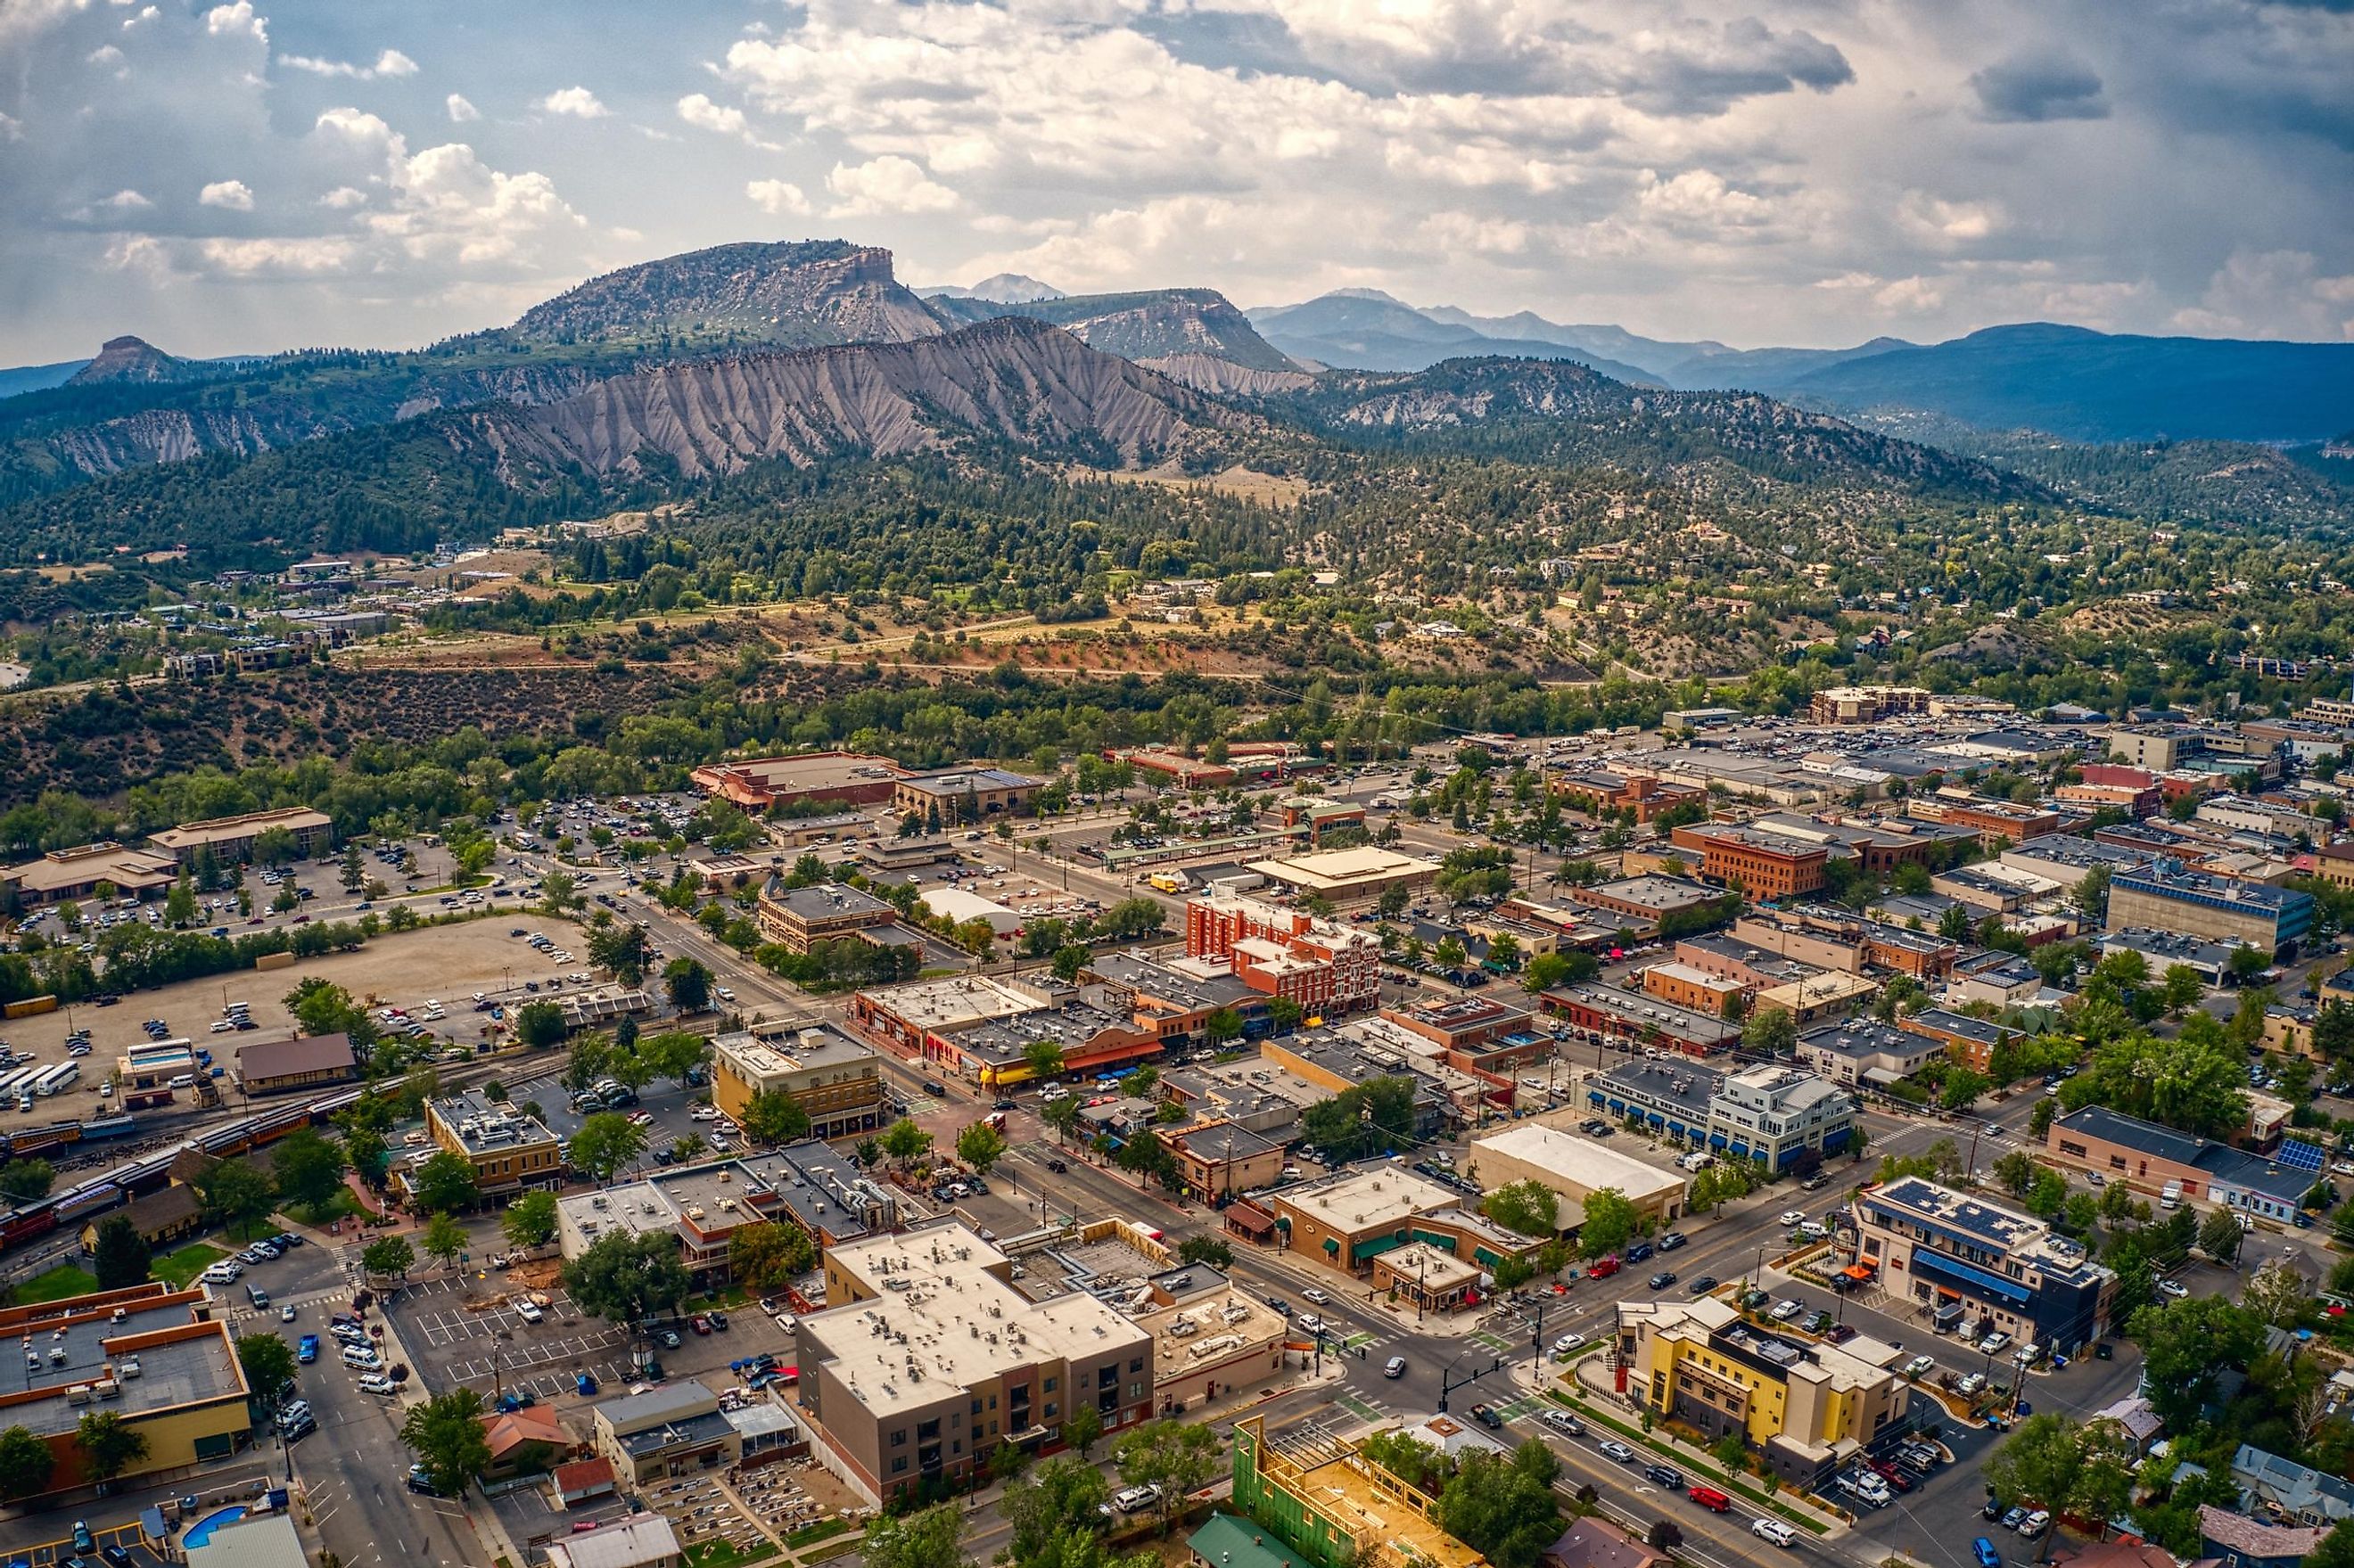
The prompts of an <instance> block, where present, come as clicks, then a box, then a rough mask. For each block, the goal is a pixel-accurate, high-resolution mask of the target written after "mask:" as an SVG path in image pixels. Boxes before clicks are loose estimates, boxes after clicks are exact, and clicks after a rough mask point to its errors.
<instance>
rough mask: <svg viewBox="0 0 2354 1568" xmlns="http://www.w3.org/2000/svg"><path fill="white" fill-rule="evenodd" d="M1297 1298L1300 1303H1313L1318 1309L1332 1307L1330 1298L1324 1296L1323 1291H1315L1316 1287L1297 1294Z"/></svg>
mask: <svg viewBox="0 0 2354 1568" xmlns="http://www.w3.org/2000/svg"><path fill="white" fill-rule="evenodd" d="M1299 1298H1300V1299H1301V1300H1302V1301H1313V1302H1314V1303H1316V1305H1317V1306H1319V1307H1330V1306H1331V1305H1332V1298H1331V1297H1330V1296H1328V1295H1326V1294H1325V1293H1324V1292H1323V1291H1321V1290H1319V1289H1317V1288H1316V1287H1314V1286H1312V1285H1311V1286H1310V1287H1308V1288H1307V1289H1305V1290H1302V1291H1301V1292H1300V1293H1299Z"/></svg>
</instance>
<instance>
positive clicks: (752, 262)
mask: <svg viewBox="0 0 2354 1568" xmlns="http://www.w3.org/2000/svg"><path fill="white" fill-rule="evenodd" d="M945 324H946V323H943V321H942V320H941V318H940V316H939V315H938V313H935V312H934V311H933V310H932V308H931V307H930V306H929V305H928V304H926V303H925V302H923V301H922V300H921V299H919V298H918V297H917V295H916V294H915V292H914V291H911V290H909V289H907V288H906V287H904V286H902V285H901V284H900V282H899V281H898V279H897V278H896V276H895V275H894V273H893V271H892V267H891V253H890V252H889V251H888V250H885V249H882V248H881V247H879V246H872V245H852V244H850V243H848V242H847V241H843V240H837V239H828V240H813V241H810V242H807V243H801V244H757V243H755V244H742V245H721V246H716V247H714V248H713V249H709V250H696V251H691V252H689V253H687V254H686V255H684V256H670V257H665V258H663V260H659V261H648V262H644V263H642V264H641V265H639V266H635V267H625V268H623V269H621V270H620V271H618V272H609V273H607V274H605V275H604V276H603V277H600V278H591V279H590V280H588V281H587V282H585V283H583V284H581V285H580V286H579V287H578V288H577V289H572V290H569V291H567V292H565V293H562V294H558V295H557V297H556V298H554V299H552V300H549V301H548V302H546V303H545V304H540V305H535V306H533V307H532V308H531V309H530V310H529V311H526V312H525V313H524V315H523V317H522V319H521V320H519V321H517V322H516V323H515V324H514V328H513V329H512V330H513V331H514V334H517V335H519V336H522V337H525V338H530V339H535V340H540V341H547V342H580V341H587V340H591V339H596V338H605V337H645V336H650V335H655V334H663V333H670V334H684V335H689V336H694V335H713V336H716V335H723V334H726V335H734V336H739V337H751V338H758V339H763V340H766V341H768V342H771V343H779V344H789V345H792V346H797V347H798V346H804V345H815V344H829V343H906V342H909V341H911V340H913V339H916V338H919V337H930V336H933V335H935V334H938V333H939V332H941V331H942V330H944V326H945Z"/></svg>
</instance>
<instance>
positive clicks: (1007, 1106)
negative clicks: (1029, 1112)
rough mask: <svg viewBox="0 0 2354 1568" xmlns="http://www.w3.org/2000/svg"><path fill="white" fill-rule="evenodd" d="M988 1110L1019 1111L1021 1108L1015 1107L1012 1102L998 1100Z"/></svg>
mask: <svg viewBox="0 0 2354 1568" xmlns="http://www.w3.org/2000/svg"><path fill="white" fill-rule="evenodd" d="M989 1108H990V1109H991V1110H1020V1109H1021V1108H1022V1107H1020V1106H1018V1105H1015V1104H1014V1103H1013V1101H1012V1100H999V1101H998V1102H997V1103H996V1104H994V1105H992V1106H991V1107H989Z"/></svg>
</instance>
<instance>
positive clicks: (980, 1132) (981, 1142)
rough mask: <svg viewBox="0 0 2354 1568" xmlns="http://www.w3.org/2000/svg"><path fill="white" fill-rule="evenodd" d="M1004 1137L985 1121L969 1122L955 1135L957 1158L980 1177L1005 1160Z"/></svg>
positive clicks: (1005, 1146)
mask: <svg viewBox="0 0 2354 1568" xmlns="http://www.w3.org/2000/svg"><path fill="white" fill-rule="evenodd" d="M1006 1148H1007V1145H1006V1142H1005V1135H1004V1134H1003V1133H1002V1132H1000V1131H998V1130H997V1129H996V1128H993V1127H991V1126H990V1125H989V1123H987V1122H985V1121H976V1122H970V1123H968V1124H966V1126H965V1128H964V1129H963V1130H962V1131H960V1132H959V1133H958V1134H957V1141H956V1151H957V1158H958V1159H959V1160H963V1161H964V1162H965V1163H966V1164H967V1165H970V1166H971V1167H972V1168H973V1169H974V1170H975V1171H980V1172H981V1174H982V1175H984V1176H986V1175H988V1174H989V1172H990V1171H991V1168H992V1167H994V1166H995V1165H996V1163H997V1162H998V1161H999V1160H1002V1159H1004V1158H1005V1150H1006Z"/></svg>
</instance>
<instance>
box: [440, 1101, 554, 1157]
mask: <svg viewBox="0 0 2354 1568" xmlns="http://www.w3.org/2000/svg"><path fill="white" fill-rule="evenodd" d="M432 1110H433V1116H434V1119H436V1120H437V1121H439V1122H440V1124H441V1125H442V1126H444V1127H446V1128H449V1129H450V1131H451V1133H452V1134H453V1135H455V1136H456V1138H457V1139H458V1141H459V1142H460V1143H461V1144H463V1145H464V1146H465V1150H466V1152H467V1153H469V1154H489V1153H491V1152H493V1150H502V1149H527V1148H530V1147H531V1146H533V1145H534V1144H540V1143H553V1142H555V1141H556V1134H554V1133H552V1132H550V1131H548V1130H547V1126H546V1123H544V1122H542V1121H540V1120H539V1119H538V1118H536V1117H531V1116H526V1115H525V1114H524V1112H523V1111H522V1110H520V1109H518V1108H517V1107H514V1106H511V1105H507V1104H505V1103H504V1102H502V1101H498V1100H493V1099H491V1098H489V1097H486V1096H484V1095H482V1094H479V1093H476V1092H474V1091H472V1090H469V1091H468V1092H467V1093H465V1094H462V1095H449V1096H445V1097H442V1098H440V1099H438V1100H435V1101H433V1102H432Z"/></svg>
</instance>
